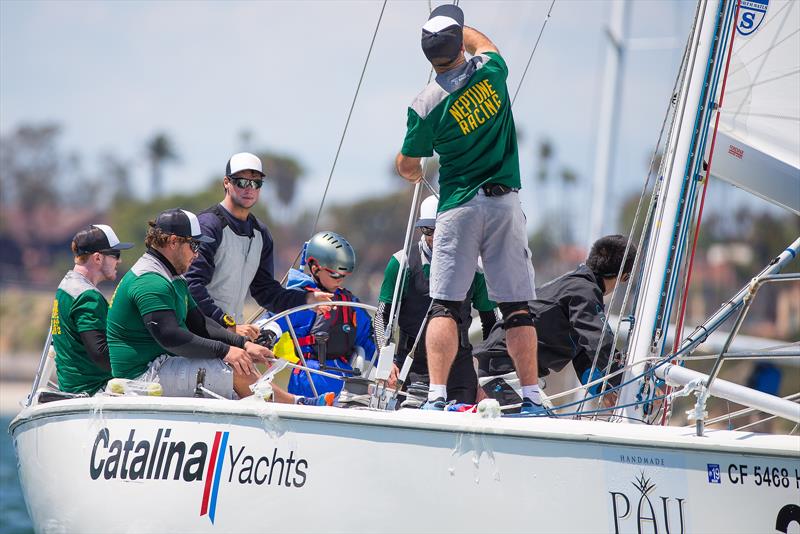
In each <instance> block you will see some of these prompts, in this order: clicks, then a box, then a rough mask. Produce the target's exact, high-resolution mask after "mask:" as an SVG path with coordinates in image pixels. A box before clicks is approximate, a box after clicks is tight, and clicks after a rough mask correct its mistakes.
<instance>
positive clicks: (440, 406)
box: [420, 397, 447, 412]
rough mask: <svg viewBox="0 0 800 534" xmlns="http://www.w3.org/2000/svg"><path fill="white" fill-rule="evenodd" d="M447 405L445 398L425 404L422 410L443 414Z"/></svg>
mask: <svg viewBox="0 0 800 534" xmlns="http://www.w3.org/2000/svg"><path fill="white" fill-rule="evenodd" d="M445 406H447V403H446V402H445V400H444V398H442V397H439V398H437V399H436V400H432V401H431V400H429V401H427V402H426V403H425V404H423V405H422V407H421V408H420V410H435V411H438V412H443V411H444V408H445Z"/></svg>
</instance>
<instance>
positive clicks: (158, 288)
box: [107, 254, 197, 378]
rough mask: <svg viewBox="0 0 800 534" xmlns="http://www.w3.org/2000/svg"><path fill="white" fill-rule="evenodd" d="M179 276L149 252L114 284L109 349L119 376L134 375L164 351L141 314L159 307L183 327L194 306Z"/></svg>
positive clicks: (183, 281) (109, 315)
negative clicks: (115, 288)
mask: <svg viewBox="0 0 800 534" xmlns="http://www.w3.org/2000/svg"><path fill="white" fill-rule="evenodd" d="M196 306H197V304H196V303H195V301H194V299H193V298H192V296H191V295H190V294H189V287H188V286H187V284H186V280H185V279H184V278H183V277H182V276H173V275H172V274H171V273H170V272H169V271H168V270H167V268H166V267H165V266H164V265H163V264H162V263H161V262H160V261H158V259H156V258H155V257H154V256H152V255H150V254H145V255H144V256H142V257H141V258H140V259H139V260H138V261H137V262H136V263H135V264H134V265H133V267H131V270H130V271H128V272H127V273H126V274H125V276H123V277H122V280H121V281H120V283H119V286H117V290H116V291H115V292H114V296H113V297H112V299H111V305H110V309H109V312H108V334H107V336H108V350H109V355H110V357H111V371H112V374H113V375H114V376H115V377H118V378H137V377H138V376H140V375H141V374H142V373H144V372H145V371H147V366H148V365H149V364H150V362H152V361H153V360H155V359H156V358H158V357H159V356H160V355H162V354H166V353H167V351H166V350H165V349H164V348H163V347H162V346H161V345H159V344H158V342H157V341H156V340H155V339H153V336H151V335H150V332H148V331H147V328H145V326H144V320H143V319H142V317H143V316H144V315H146V314H148V313H152V312H155V311H161V310H172V311H174V312H175V317H176V318H177V321H178V325H180V326H181V327H182V328H186V315H187V314H188V312H189V310H191V309H193V308H195V307H196Z"/></svg>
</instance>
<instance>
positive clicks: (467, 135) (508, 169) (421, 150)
mask: <svg viewBox="0 0 800 534" xmlns="http://www.w3.org/2000/svg"><path fill="white" fill-rule="evenodd" d="M507 77H508V67H507V66H506V62H505V61H504V60H503V58H502V57H501V56H500V54H497V53H495V52H486V53H485V54H481V55H478V56H475V57H473V58H471V59H470V60H469V61H467V62H466V63H465V64H464V65H462V66H460V67H458V68H456V69H453V70H451V71H448V72H445V73H442V74H440V75H438V76H437V77H436V80H435V81H433V82H431V83H430V84H429V85H428V86H427V87H426V88H425V90H424V91H422V93H420V94H419V95H418V96H417V98H416V99H415V100H414V102H412V103H411V107H409V108H408V123H407V131H406V138H405V141H404V142H403V149H402V151H401V152H402V153H403V155H405V156H409V157H429V156H432V155H433V151H434V150H435V151H436V152H437V153H438V154H439V164H440V168H439V187H440V191H439V194H440V197H439V212H442V211H446V210H448V209H451V208H454V207H456V206H460V205H461V204H464V203H465V202H467V201H468V200H469V199H471V198H472V197H473V196H475V194H476V193H477V192H478V189H480V187H481V186H482V185H484V184H487V183H496V184H503V185H506V186H508V187H514V188H519V187H520V176H519V156H518V153H517V133H516V130H515V127H514V117H513V115H512V114H511V99H510V97H509V94H508V88H507V87H506V78H507Z"/></svg>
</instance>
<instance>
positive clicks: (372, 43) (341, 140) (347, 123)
mask: <svg viewBox="0 0 800 534" xmlns="http://www.w3.org/2000/svg"><path fill="white" fill-rule="evenodd" d="M387 2H388V0H383V5H382V6H381V12H380V15H378V22H377V23H376V24H375V31H374V32H372V40H371V41H370V43H369V50H368V51H367V57H366V58H365V59H364V66H363V67H362V68H361V76H359V78H358V85H356V92H355V94H354V95H353V101H352V102H351V103H350V111H349V112H348V113H347V120H346V121H345V123H344V129H343V130H342V136H341V137H340V138H339V146H338V147H336V155H335V156H334V158H333V164H332V165H331V172H330V173H329V174H328V181H327V182H326V183H325V191H324V192H323V193H322V200H321V201H320V203H319V209H318V210H317V215H316V217H315V218H314V226H313V228H312V230H311V233H312V234H314V232H316V231H317V224H318V223H319V217H320V215H321V214H322V208H323V206H324V205H325V198H326V197H327V196H328V189H329V188H330V186H331V180H332V179H333V171H334V170H336V163H337V162H338V161H339V153H340V152H341V151H342V145H343V144H344V137H345V135H346V134H347V128H348V126H350V118H351V117H352V116H353V109H355V107H356V100H357V99H358V93H359V91H360V90H361V83H362V82H363V81H364V74H365V73H366V72H367V65H368V64H369V58H370V56H371V55H372V48H373V47H374V46H375V38H376V37H377V36H378V29H379V28H380V27H381V20H383V13H384V11H386V3H387ZM295 261H297V260H295Z"/></svg>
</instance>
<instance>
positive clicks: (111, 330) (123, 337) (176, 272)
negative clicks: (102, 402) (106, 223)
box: [108, 209, 333, 405]
mask: <svg viewBox="0 0 800 534" xmlns="http://www.w3.org/2000/svg"><path fill="white" fill-rule="evenodd" d="M149 225H150V228H149V229H148V231H147V236H146V237H145V246H146V247H147V252H145V254H144V255H143V256H142V257H141V258H139V260H138V261H137V262H136V263H135V264H134V265H133V267H131V269H130V271H128V272H127V273H126V274H125V276H123V277H122V280H121V281H120V283H119V286H117V290H116V291H115V292H114V297H113V298H112V299H111V308H110V311H109V314H108V346H109V352H110V357H111V370H112V374H113V375H114V377H116V378H127V379H133V380H141V381H146V382H152V381H156V382H159V383H160V384H161V387H162V389H163V392H164V395H166V396H177V397H180V396H192V395H193V394H194V391H195V389H196V386H197V385H198V384H199V383H200V378H201V376H202V377H203V381H202V384H201V385H203V386H204V387H205V388H207V389H208V390H210V391H213V392H215V393H216V394H218V395H221V396H223V397H226V398H233V393H234V391H235V392H236V394H237V395H238V396H239V397H246V396H249V395H250V390H249V386H250V385H252V384H253V383H254V382H255V381H256V380H257V379H258V376H259V374H258V371H257V370H256V368H255V366H254V362H266V361H267V358H271V357H273V354H272V352H271V351H270V350H269V349H267V348H266V347H263V346H261V345H258V344H255V343H253V342H250V341H248V340H247V338H245V337H243V336H240V335H238V334H236V333H235V332H231V331H229V330H227V329H225V328H224V327H222V326H221V325H219V323H217V322H216V321H213V320H212V319H210V318H208V317H206V316H204V315H203V313H202V312H201V311H200V309H199V308H198V307H197V304H196V303H195V301H194V299H193V298H192V296H191V294H190V293H189V288H188V286H187V283H186V279H185V278H184V277H183V275H184V273H186V271H187V270H188V269H189V265H190V264H191V263H192V261H193V260H194V259H195V257H196V256H197V252H198V250H199V248H200V243H201V242H208V241H213V238H211V237H208V236H206V235H204V234H203V233H202V231H201V229H200V223H199V222H198V220H197V216H196V215H195V214H194V213H192V212H190V211H186V210H182V209H170V210H166V211H163V212H161V213H160V214H159V216H158V217H157V218H156V220H155V221H151V222H150V223H149ZM201 369H203V370H204V371H203V373H200V372H199V371H200V370H201ZM273 392H274V395H275V400H276V401H278V402H284V403H298V404H328V405H330V404H332V402H333V395H332V394H331V395H330V396H329V397H325V396H323V397H320V398H313V399H307V398H304V397H296V396H294V395H291V394H289V393H287V392H285V391H283V390H280V389H278V388H276V387H273Z"/></svg>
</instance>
